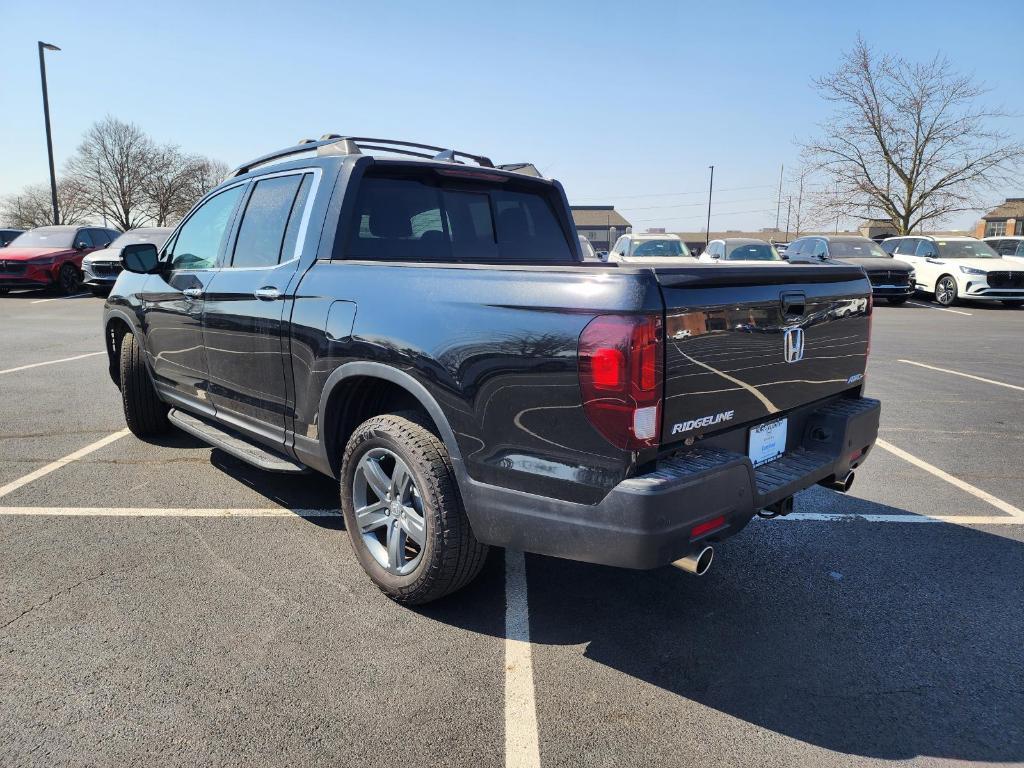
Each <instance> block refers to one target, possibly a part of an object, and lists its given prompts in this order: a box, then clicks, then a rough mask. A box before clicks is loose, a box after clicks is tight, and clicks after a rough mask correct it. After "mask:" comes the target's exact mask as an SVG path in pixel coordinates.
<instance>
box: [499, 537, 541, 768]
mask: <svg viewBox="0 0 1024 768" xmlns="http://www.w3.org/2000/svg"><path fill="white" fill-rule="evenodd" d="M505 766H506V768H539V766H540V746H539V742H538V737H537V704H536V702H535V700H534V692H533V661H532V659H531V657H530V608H529V603H528V599H527V592H526V558H525V556H524V555H523V553H522V552H518V551H516V550H512V549H506V550H505Z"/></svg>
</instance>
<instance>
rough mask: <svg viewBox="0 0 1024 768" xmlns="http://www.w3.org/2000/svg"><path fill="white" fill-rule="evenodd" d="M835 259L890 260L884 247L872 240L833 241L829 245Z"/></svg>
mask: <svg viewBox="0 0 1024 768" xmlns="http://www.w3.org/2000/svg"><path fill="white" fill-rule="evenodd" d="M828 247H829V251H830V252H831V254H832V258H833V259H843V258H846V259H888V258H889V254H888V253H886V252H885V251H883V250H882V246H880V245H879V244H878V243H875V242H872V241H871V240H867V239H864V240H832V241H830V242H829V244H828Z"/></svg>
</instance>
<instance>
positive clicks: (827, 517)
mask: <svg viewBox="0 0 1024 768" xmlns="http://www.w3.org/2000/svg"><path fill="white" fill-rule="evenodd" d="M776 520H784V521H786V522H790V523H800V522H830V523H856V522H866V523H946V524H947V525H967V526H970V525H1024V519H1021V518H1019V517H1007V516H1005V515H999V516H998V517H991V516H989V517H986V516H982V515H975V516H972V515H934V516H929V515H858V514H855V513H849V514H843V513H841V512H794V513H793V514H791V515H786V516H785V517H774V518H772V522H773V523H774V522H775V521H776Z"/></svg>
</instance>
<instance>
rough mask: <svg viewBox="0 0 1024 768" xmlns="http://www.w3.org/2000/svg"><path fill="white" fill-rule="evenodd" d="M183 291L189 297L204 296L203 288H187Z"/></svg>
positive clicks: (199, 297) (198, 297)
mask: <svg viewBox="0 0 1024 768" xmlns="http://www.w3.org/2000/svg"><path fill="white" fill-rule="evenodd" d="M182 293H183V294H184V295H185V297H186V298H189V299H201V298H202V297H203V289H202V288H185V289H184V290H183V291H182Z"/></svg>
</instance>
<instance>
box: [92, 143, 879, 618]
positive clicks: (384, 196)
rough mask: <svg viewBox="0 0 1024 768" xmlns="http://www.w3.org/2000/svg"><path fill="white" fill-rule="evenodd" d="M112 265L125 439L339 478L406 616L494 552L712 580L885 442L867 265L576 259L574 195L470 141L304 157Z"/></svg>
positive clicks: (112, 321)
mask: <svg viewBox="0 0 1024 768" xmlns="http://www.w3.org/2000/svg"><path fill="white" fill-rule="evenodd" d="M368 145H369V146H368ZM371 146H372V148H373V149H374V150H375V151H378V152H379V151H380V150H381V148H386V147H392V148H393V149H392V152H393V153H398V154H397V156H376V157H374V156H370V155H368V154H365V153H364V151H363V150H369V149H370V148H371ZM456 160H459V161H466V162H465V163H463V162H456ZM122 260H123V263H124V266H125V269H126V270H128V271H126V272H124V273H122V274H121V276H120V277H119V278H118V281H117V283H116V285H115V286H114V289H113V291H112V292H111V294H110V297H109V298H108V300H107V303H106V307H105V311H104V327H105V340H106V346H107V352H108V355H109V363H110V373H111V376H112V378H113V380H114V382H115V383H116V384H117V385H118V386H119V387H120V389H121V394H122V400H123V403H124V413H125V419H126V421H127V423H128V426H129V428H130V429H131V430H132V431H133V432H134V433H135V434H136V435H139V436H149V435H155V434H158V433H160V432H163V431H164V430H166V429H168V427H169V426H170V425H172V424H173V425H175V426H176V427H178V428H180V429H183V430H185V431H187V432H189V433H191V434H193V435H195V436H197V437H199V438H200V439H202V440H205V441H207V442H208V443H210V444H212V445H215V446H218V447H220V448H221V449H223V450H224V451H227V452H228V453H231V454H233V455H235V456H237V457H239V458H240V459H242V460H244V461H247V462H250V463H252V464H255V465H256V466H259V467H263V468H265V469H268V470H276V471H280V472H302V471H304V470H306V469H307V468H312V469H315V470H317V471H319V472H322V473H324V474H326V475H329V476H331V477H334V478H338V480H339V482H340V486H341V508H342V513H343V514H344V518H345V527H346V530H347V532H348V535H349V536H350V538H351V542H352V546H353V548H354V551H355V555H356V557H357V558H358V559H359V562H360V564H361V565H362V567H363V568H364V569H365V570H366V572H367V573H368V574H369V576H370V578H371V579H372V580H373V581H374V582H375V583H376V584H377V585H378V586H380V588H381V589H382V590H384V591H385V592H386V593H387V594H388V595H390V596H391V597H393V598H394V599H396V600H399V601H402V602H406V603H422V602H426V601H428V600H432V599H435V598H438V597H440V596H442V595H445V594H447V593H449V592H452V591H454V590H456V589H458V588H460V587H462V586H463V585H465V584H466V583H468V582H469V581H470V580H472V579H473V578H474V577H475V576H476V574H477V573H478V572H479V571H480V568H481V567H482V565H483V562H484V557H485V554H486V551H487V545H496V546H506V547H514V548H519V549H523V550H526V551H528V552H536V553H541V554H546V555H554V556H558V557H566V558H572V559H576V560H584V561H590V562H595V563H603V564H608V565H616V566H625V567H631V568H653V567H656V566H660V565H664V564H667V563H670V562H675V563H676V564H677V565H678V566H679V567H680V568H682V569H684V570H688V571H690V572H694V573H702V572H703V571H705V570H706V569H707V567H708V566H709V564H710V561H711V558H712V550H711V547H710V544H709V543H710V542H715V541H721V540H723V539H725V538H727V537H728V536H731V535H733V534H735V533H737V532H738V531H740V530H741V529H742V528H743V527H744V526H745V525H746V524H747V523H748V522H749V521H750V520H751V518H752V517H753V516H754V514H755V513H757V512H758V511H764V510H767V511H766V512H765V514H766V515H775V514H785V513H787V512H789V511H790V510H791V509H792V498H793V494H795V493H796V492H797V491H799V490H801V489H803V488H806V487H808V486H810V485H813V484H814V483H820V484H824V485H827V486H829V487H832V488H836V489H839V490H845V489H846V488H848V487H849V484H850V482H851V481H852V477H853V469H854V468H856V467H857V466H859V465H860V463H861V462H863V461H864V459H865V456H866V455H867V453H868V452H869V451H870V449H871V447H872V445H873V444H874V442H875V438H876V433H877V429H878V417H879V410H880V406H879V403H878V401H876V400H870V399H866V398H864V397H863V392H862V387H863V379H864V370H865V365H866V362H867V353H868V348H869V338H868V336H869V332H870V317H869V315H870V313H871V303H870V288H869V286H868V282H867V280H866V279H865V278H864V273H863V271H862V270H861V269H860V268H859V267H852V266H848V265H841V264H831V265H796V266H789V267H786V268H782V269H765V267H763V266H750V265H744V264H738V265H722V266H718V265H714V266H712V265H699V264H696V263H693V262H689V263H687V262H683V263H682V264H681V265H674V264H671V263H669V264H664V263H657V264H653V265H644V266H638V265H630V264H618V265H614V264H604V263H600V262H585V261H584V260H583V258H582V254H581V252H580V247H579V241H578V239H577V237H576V230H575V227H574V225H573V220H572V216H571V213H570V210H569V205H568V202H567V200H566V197H565V193H564V191H563V190H562V187H561V185H560V184H559V183H558V182H556V181H552V180H549V179H543V178H537V177H533V176H527V175H523V174H520V173H517V172H514V171H507V170H502V169H498V168H495V167H494V166H493V164H492V163H491V162H490V160H488V159H487V158H485V157H481V156H477V155H470V154H468V153H462V152H453V151H451V150H444V149H442V148H440V147H430V146H427V145H421V144H411V143H409V142H388V141H385V140H382V139H358V138H351V137H346V138H343V137H336V136H329V137H325V138H324V139H322V140H320V141H318V142H311V143H306V144H301V145H298V146H296V147H291V148H288V149H286V150H282V151H279V152H276V153H273V154H271V155H266V156H264V157H261V158H258V159H256V160H254V161H252V162H249V163H246V164H245V165H243V166H241V167H240V168H238V169H237V170H236V171H235V172H234V173H233V174H232V175H231V176H230V178H229V179H227V180H226V181H225V182H223V183H222V184H221V185H220V186H219V187H217V188H216V189H215V190H213V191H212V192H210V193H209V194H208V195H207V196H206V197H205V198H204V199H203V200H202V201H200V203H199V204H198V205H197V206H196V207H195V208H194V209H193V210H192V212H191V213H190V214H189V215H188V216H187V217H186V218H185V219H184V221H183V222H182V223H181V224H180V225H178V227H177V229H176V230H175V231H174V233H173V234H172V235H171V237H170V238H169V239H168V240H167V242H166V243H165V244H164V246H163V247H162V248H160V249H158V248H157V247H156V246H155V245H153V244H148V243H147V244H134V245H128V246H125V248H124V249H122ZM811 319H813V322H811ZM837 346H841V347H842V354H841V355H837V354H835V352H834V350H835V348H836V347H837ZM752 361H755V362H753V363H752Z"/></svg>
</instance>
